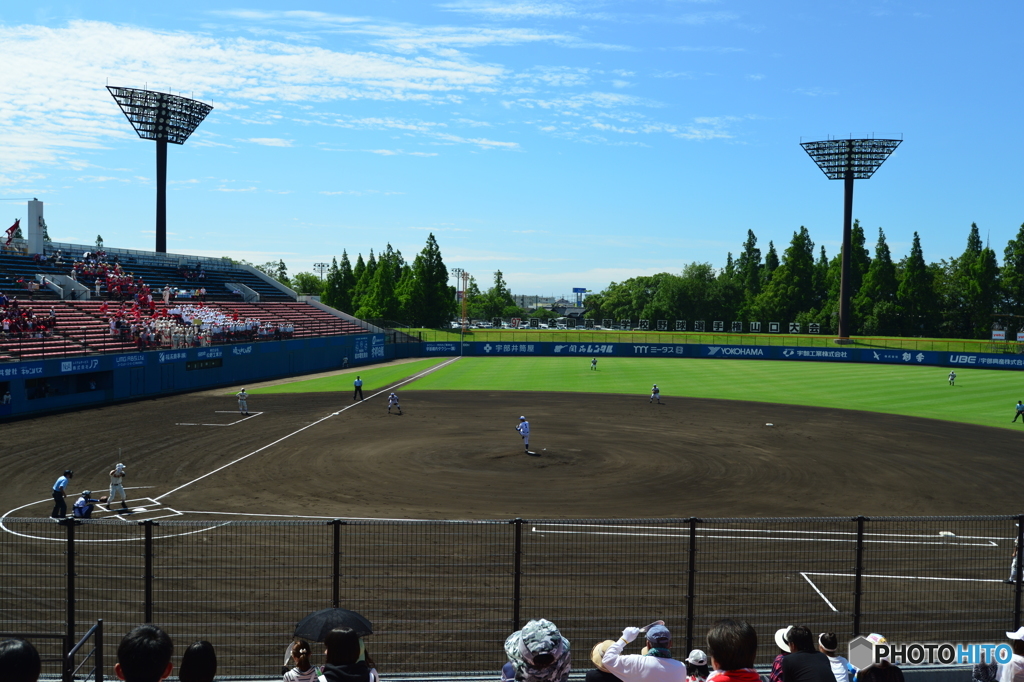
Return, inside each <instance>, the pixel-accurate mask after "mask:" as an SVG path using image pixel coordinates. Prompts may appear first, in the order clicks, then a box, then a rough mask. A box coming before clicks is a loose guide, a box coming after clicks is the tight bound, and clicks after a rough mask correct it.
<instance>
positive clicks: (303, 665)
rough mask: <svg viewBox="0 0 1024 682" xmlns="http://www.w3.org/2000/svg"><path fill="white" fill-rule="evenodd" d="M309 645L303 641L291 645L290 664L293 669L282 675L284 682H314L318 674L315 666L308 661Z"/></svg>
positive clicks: (298, 640)
mask: <svg viewBox="0 0 1024 682" xmlns="http://www.w3.org/2000/svg"><path fill="white" fill-rule="evenodd" d="M309 655H310V648H309V643H308V642H307V641H306V640H304V639H297V640H295V642H294V643H292V662H293V663H295V667H294V668H292V669H291V670H289V671H287V672H286V673H285V674H284V678H283V679H284V682H314V681H315V680H316V678H317V677H319V676H320V673H319V672H317V669H316V666H315V665H313V664H312V663H310V661H309Z"/></svg>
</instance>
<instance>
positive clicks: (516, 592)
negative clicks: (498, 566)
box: [512, 519, 523, 631]
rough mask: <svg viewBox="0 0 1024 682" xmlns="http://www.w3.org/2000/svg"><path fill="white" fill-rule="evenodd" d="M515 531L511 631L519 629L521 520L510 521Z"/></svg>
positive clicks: (521, 560) (521, 570)
mask: <svg viewBox="0 0 1024 682" xmlns="http://www.w3.org/2000/svg"><path fill="white" fill-rule="evenodd" d="M512 525H513V527H514V529H515V531H514V532H515V554H514V557H513V564H514V565H513V569H512V630H513V631H516V630H518V629H519V623H520V616H519V612H520V607H521V606H522V596H523V595H522V576H523V520H522V519H515V520H514V521H512Z"/></svg>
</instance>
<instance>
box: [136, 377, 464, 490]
mask: <svg viewBox="0 0 1024 682" xmlns="http://www.w3.org/2000/svg"><path fill="white" fill-rule="evenodd" d="M458 359H459V358H452V359H451V360H447V361H445V362H442V363H441V364H439V365H434V366H433V367H431V368H430V369H428V370H425V371H423V372H420V373H419V374H416V375H414V376H411V377H409V378H408V379H405V380H403V381H399V382H398V383H396V384H392V385H391V386H388V387H387V388H385V389H382V390H380V391H378V392H377V393H374V394H372V395H371V396H370V398H371V399H372V398H376V397H377V396H379V395H382V394H383V393H386V392H387V391H390V390H391V389H393V388H397V387H398V386H401V385H403V384H407V383H409V382H410V381H415V380H416V379H419V378H420V377H424V376H426V375H427V374H430V373H431V372H436V371H437V370H439V369H441V368H442V367H447V366H448V365H450V364H451V363H453V362H455V361H456V360H458ZM362 402H365V401H362V400H361V401H359V402H358V403H352V404H351V405H348V406H346V407H343V408H341V409H340V410H338V411H337V412H332V413H331V414H329V415H327V416H326V417H321V418H320V419H317V420H316V421H315V422H313V423H311V424H306V425H305V426H303V427H302V428H301V429H297V430H295V431H292V432H291V433H289V434H288V435H286V436H282V437H281V438H278V439H277V440H275V441H274V442H273V443H268V444H267V445H264V446H263V447H261V448H259V449H257V450H253V451H252V452H250V453H249V454H248V455H243V456H242V457H239V458H238V459H236V460H234V461H232V462H228V463H227V464H225V465H223V466H220V467H217V468H216V469H214V470H213V471H210V472H208V473H205V474H203V475H202V476H200V477H199V478H195V479H193V480H191V481H189V482H188V483H184V484H182V485H179V486H178V487H177V488H174V489H173V490H169V491H167V492H166V493H164V494H163V495H160V496H159V497H156V498H154V499H156V500H158V501H159V500H162V499H163V498H165V497H167V496H168V495H171V494H173V493H176V492H178V491H179V490H181V489H182V488H187V487H188V486H190V485H192V484H193V483H196V482H198V481H201V480H203V479H204V478H206V477H208V476H212V475H214V474H215V473H217V472H219V471H223V470H224V469H227V468H228V467H230V466H233V465H235V464H238V463H239V462H241V461H242V460H245V459H248V458H250V457H252V456H253V455H256V454H259V453H261V452H263V451H264V450H266V449H268V448H272V447H274V446H275V445H277V444H278V443H280V442H282V441H285V440H287V439H289V438H291V437H292V436H294V435H296V434H299V433H302V432H303V431H305V430H306V429H311V428H313V427H314V426H316V425H317V424H320V423H321V422H324V421H327V420H328V419H330V418H331V417H337V416H338V415H339V414H341V413H342V412H345V411H346V410H350V409H352V408H353V407H355V406H357V405H359V404H360V403H362Z"/></svg>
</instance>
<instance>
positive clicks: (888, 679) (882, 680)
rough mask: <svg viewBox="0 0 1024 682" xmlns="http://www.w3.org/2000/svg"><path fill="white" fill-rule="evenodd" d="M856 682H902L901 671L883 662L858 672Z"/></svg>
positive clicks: (887, 662)
mask: <svg viewBox="0 0 1024 682" xmlns="http://www.w3.org/2000/svg"><path fill="white" fill-rule="evenodd" d="M857 682H904V680H903V671H902V670H900V669H899V668H898V667H896V666H895V665H893V664H892V663H890V662H889V661H884V660H883V661H880V662H878V663H873V664H872V665H869V666H868V667H866V668H864V669H863V670H861V671H859V672H858V673H857Z"/></svg>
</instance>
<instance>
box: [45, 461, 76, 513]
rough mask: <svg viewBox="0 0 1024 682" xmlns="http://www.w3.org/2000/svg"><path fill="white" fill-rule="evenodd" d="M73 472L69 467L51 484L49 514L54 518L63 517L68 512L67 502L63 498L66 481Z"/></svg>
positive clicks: (66, 493)
mask: <svg viewBox="0 0 1024 682" xmlns="http://www.w3.org/2000/svg"><path fill="white" fill-rule="evenodd" d="M73 474H74V472H72V471H71V469H67V470H66V471H65V472H64V475H63V476H61V477H60V478H58V479H57V482H56V483H54V484H53V511H52V512H51V513H50V516H51V517H53V518H55V519H63V518H64V517H65V516H66V515H67V513H68V503H67V501H66V500H65V499H64V498H65V497H67V495H68V483H70V482H71V476H72V475H73Z"/></svg>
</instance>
